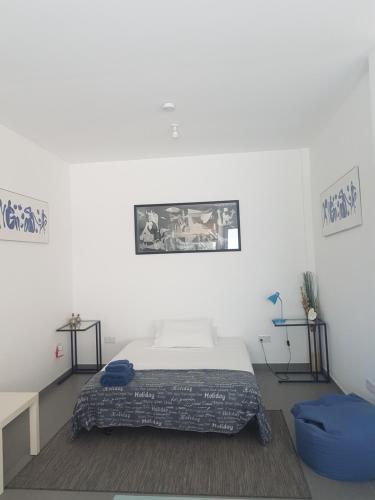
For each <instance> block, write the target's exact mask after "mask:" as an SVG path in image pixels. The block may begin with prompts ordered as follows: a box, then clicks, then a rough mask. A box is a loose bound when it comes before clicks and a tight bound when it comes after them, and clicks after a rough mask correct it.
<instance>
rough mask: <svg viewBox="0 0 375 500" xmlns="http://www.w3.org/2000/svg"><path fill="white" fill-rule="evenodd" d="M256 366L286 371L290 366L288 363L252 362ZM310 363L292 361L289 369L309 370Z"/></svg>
mask: <svg viewBox="0 0 375 500" xmlns="http://www.w3.org/2000/svg"><path fill="white" fill-rule="evenodd" d="M252 365H253V367H254V368H260V369H263V368H267V367H268V366H270V367H271V368H272V370H276V371H284V370H286V368H287V367H288V363H269V365H266V363H252ZM309 366H310V365H309V364H308V363H290V365H289V369H290V370H308V369H309Z"/></svg>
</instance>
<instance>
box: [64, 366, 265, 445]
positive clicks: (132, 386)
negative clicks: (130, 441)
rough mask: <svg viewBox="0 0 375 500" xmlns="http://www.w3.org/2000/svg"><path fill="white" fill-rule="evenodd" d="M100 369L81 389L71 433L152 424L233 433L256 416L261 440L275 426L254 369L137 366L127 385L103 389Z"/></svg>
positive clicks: (74, 434)
mask: <svg viewBox="0 0 375 500" xmlns="http://www.w3.org/2000/svg"><path fill="white" fill-rule="evenodd" d="M100 377H101V373H97V374H95V375H94V376H93V377H92V378H91V379H90V380H89V381H88V382H87V383H86V384H85V385H84V387H83V388H82V390H81V393H80V396H79V398H78V400H77V403H76V405H75V408H74V412H73V419H72V425H73V436H76V435H77V434H78V433H79V431H80V430H81V429H86V430H90V429H92V428H93V427H100V428H106V427H118V426H127V427H141V426H151V427H159V428H162V429H163V428H164V429H176V430H181V431H196V432H219V433H224V434H235V433H237V432H239V431H240V430H241V429H243V428H244V427H245V426H246V424H247V423H248V422H249V421H250V420H252V419H255V420H256V424H257V428H258V431H259V437H260V441H261V442H262V444H267V443H268V442H269V441H270V439H271V429H270V426H269V423H268V420H267V417H266V414H265V411H264V407H263V404H262V399H261V395H260V391H259V388H258V385H257V383H256V380H255V377H254V375H253V374H252V373H249V372H245V371H237V370H137V371H136V374H135V377H134V379H133V380H132V381H131V382H130V383H129V384H128V385H126V386H116V387H103V386H102V385H101V384H100Z"/></svg>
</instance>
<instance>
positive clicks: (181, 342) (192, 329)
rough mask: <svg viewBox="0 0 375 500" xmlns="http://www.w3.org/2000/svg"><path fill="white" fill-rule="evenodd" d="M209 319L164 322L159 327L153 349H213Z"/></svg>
mask: <svg viewBox="0 0 375 500" xmlns="http://www.w3.org/2000/svg"><path fill="white" fill-rule="evenodd" d="M212 333H213V332H212V325H211V321H210V320H209V319H208V318H199V319H184V320H163V321H161V322H160V323H159V324H158V326H157V331H156V335H155V340H154V344H153V347H213V346H214V340H213V335H212Z"/></svg>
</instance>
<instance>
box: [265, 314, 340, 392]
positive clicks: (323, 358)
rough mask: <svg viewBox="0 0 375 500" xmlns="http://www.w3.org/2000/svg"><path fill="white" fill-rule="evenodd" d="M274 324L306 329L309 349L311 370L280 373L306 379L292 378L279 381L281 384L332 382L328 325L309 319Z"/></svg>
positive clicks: (274, 321)
mask: <svg viewBox="0 0 375 500" xmlns="http://www.w3.org/2000/svg"><path fill="white" fill-rule="evenodd" d="M272 323H273V324H274V326H276V327H284V328H285V327H287V328H288V327H295V326H299V327H305V328H306V332H307V343H308V348H309V369H308V370H305V371H294V370H289V371H278V372H275V373H276V374H278V375H284V376H285V375H287V376H288V377H289V376H290V375H305V376H306V377H304V378H300V377H299V378H294V377H292V378H290V379H285V380H284V379H282V380H279V382H280V383H287V382H289V383H290V382H304V383H306V382H312V383H316V384H319V383H328V382H330V380H331V378H330V374H329V358H328V343H327V324H326V323H325V322H324V321H322V320H321V319H319V318H317V319H316V320H314V321H309V320H307V319H273V320H272Z"/></svg>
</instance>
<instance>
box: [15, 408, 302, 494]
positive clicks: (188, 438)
mask: <svg viewBox="0 0 375 500" xmlns="http://www.w3.org/2000/svg"><path fill="white" fill-rule="evenodd" d="M268 415H269V418H270V421H271V426H272V431H273V440H272V443H271V444H270V445H269V446H267V447H263V446H261V445H260V443H259V441H258V439H257V434H256V429H255V428H254V426H253V425H251V424H250V425H248V426H247V427H246V428H245V429H244V430H243V431H241V432H240V433H239V434H237V435H235V436H233V437H228V436H223V435H220V434H199V433H190V432H179V431H169V430H160V429H152V428H138V429H131V428H121V429H115V430H114V432H113V433H112V434H111V435H110V436H107V435H105V434H104V433H103V432H101V431H98V430H93V431H91V432H83V433H81V434H80V436H79V437H78V438H77V439H76V440H74V441H72V440H71V438H70V425H69V424H66V425H65V426H64V427H63V428H62V429H61V430H60V431H59V432H58V433H57V434H56V435H55V436H54V437H53V438H52V439H51V441H50V442H49V443H48V444H47V445H46V446H45V447H44V448H43V450H42V451H41V453H40V455H38V456H37V457H34V458H33V459H32V460H31V461H30V462H29V464H28V465H26V467H25V468H24V469H23V470H22V471H21V472H20V473H19V474H18V475H17V476H16V477H15V478H14V479H13V480H12V481H11V483H10V484H9V485H7V487H8V488H18V489H23V488H27V489H39V490H43V489H48V490H71V491H108V492H123V493H138V494H154V495H156V494H170V495H209V496H225V497H274V498H311V496H310V491H309V488H308V486H307V483H306V480H305V478H304V475H303V471H302V468H301V465H300V462H299V459H298V457H297V455H296V453H295V450H294V447H293V443H292V440H291V436H290V434H289V431H288V428H287V425H286V423H285V420H284V417H283V415H282V412H281V411H275V410H274V411H268Z"/></svg>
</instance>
